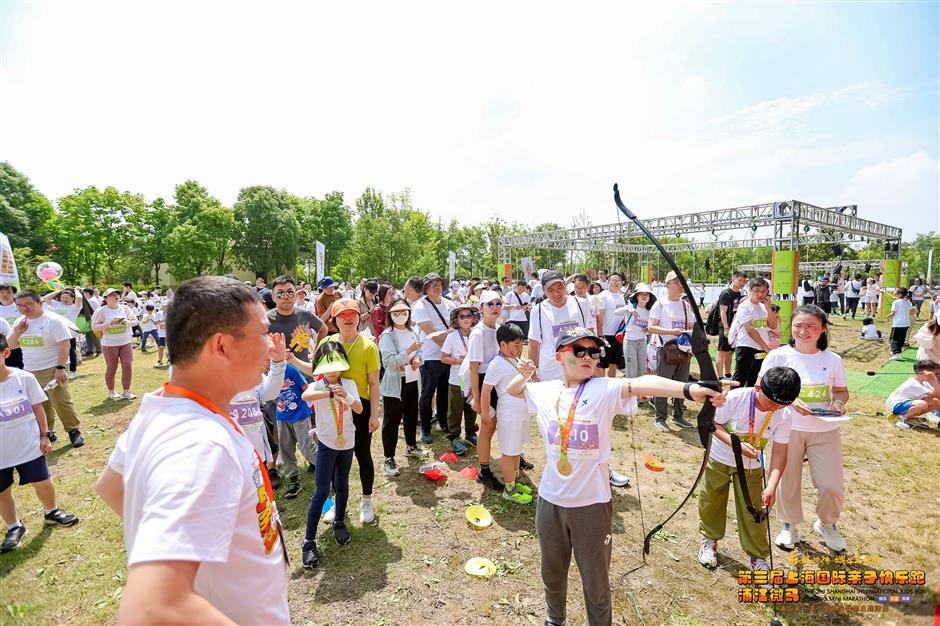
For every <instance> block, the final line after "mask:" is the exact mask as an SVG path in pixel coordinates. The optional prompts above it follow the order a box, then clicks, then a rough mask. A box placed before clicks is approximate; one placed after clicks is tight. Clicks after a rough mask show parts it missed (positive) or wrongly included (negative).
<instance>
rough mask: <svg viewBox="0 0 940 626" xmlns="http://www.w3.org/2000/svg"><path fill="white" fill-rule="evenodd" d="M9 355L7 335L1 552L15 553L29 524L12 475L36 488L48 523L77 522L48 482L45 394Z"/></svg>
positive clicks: (0, 396)
mask: <svg viewBox="0 0 940 626" xmlns="http://www.w3.org/2000/svg"><path fill="white" fill-rule="evenodd" d="M9 356H10V346H9V345H8V344H7V338H6V335H3V334H0V400H2V403H0V515H2V517H3V521H4V522H6V524H7V532H6V536H4V538H3V543H2V544H0V552H9V551H10V550H13V549H14V548H16V547H17V546H18V545H20V542H21V541H22V540H23V536H24V535H26V526H24V525H23V523H22V522H21V521H20V518H19V517H18V516H17V513H16V502H15V501H14V500H13V471H14V470H16V473H17V474H18V475H19V477H20V485H29V484H31V485H32V486H33V489H35V490H36V497H38V498H39V502H40V503H41V504H42V507H43V510H44V511H45V520H46V524H59V525H60V526H74V525H75V524H77V523H78V518H77V517H76V516H75V515H72V514H71V513H66V512H65V511H63V510H62V509H60V508H59V507H58V506H56V501H55V487H53V486H52V479H51V478H49V467H48V466H47V465H46V455H47V454H49V453H50V452H52V444H51V443H50V442H49V430H48V428H47V426H46V411H45V410H44V409H43V407H42V403H43V402H45V401H46V399H47V398H46V393H45V392H44V391H43V390H42V388H41V387H40V386H39V382H38V381H37V380H36V377H35V376H33V375H32V374H30V373H29V372H26V371H24V370H21V369H16V368H13V367H7V366H6V364H5V363H4V361H5V360H6V359H7V358H8V357H9Z"/></svg>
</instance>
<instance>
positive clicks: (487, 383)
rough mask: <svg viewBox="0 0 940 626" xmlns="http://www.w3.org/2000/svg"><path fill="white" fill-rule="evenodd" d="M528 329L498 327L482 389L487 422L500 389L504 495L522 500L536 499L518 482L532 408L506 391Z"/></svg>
mask: <svg viewBox="0 0 940 626" xmlns="http://www.w3.org/2000/svg"><path fill="white" fill-rule="evenodd" d="M523 340H525V333H524V332H522V329H521V328H519V327H518V326H516V325H515V324H513V323H512V322H510V323H508V324H503V325H502V326H500V327H499V328H497V329H496V342H497V343H498V344H499V354H497V355H496V356H495V357H494V358H493V360H492V361H490V366H489V367H488V368H487V370H486V376H484V377H483V388H482V390H481V391H480V395H481V398H480V409H481V410H482V411H483V413H482V418H483V421H484V422H490V420H493V419H494V417H493V416H492V415H491V413H492V411H493V409H492V407H491V405H490V395H491V394H492V393H493V390H494V389H495V390H496V394H497V399H496V417H497V418H498V420H497V421H496V434H497V436H498V437H499V448H500V450H501V451H502V453H503V456H502V458H501V460H500V469H501V470H502V473H503V481H505V483H506V486H505V487H504V488H503V499H505V500H510V501H512V502H518V503H519V504H529V503H530V502H532V488H531V487H529V486H527V485H523V484H522V483H519V482H516V475H517V474H518V473H519V459H520V456H521V455H522V446H524V445H525V444H526V443H527V442H528V441H529V430H530V429H529V423H530V421H529V409H528V407H527V406H526V404H525V401H524V400H522V399H521V398H517V397H515V396H512V395H510V394H508V393H507V392H506V389H507V387H509V383H511V382H512V381H513V379H514V378H515V377H516V376H517V375H518V374H519V357H520V356H522V342H523Z"/></svg>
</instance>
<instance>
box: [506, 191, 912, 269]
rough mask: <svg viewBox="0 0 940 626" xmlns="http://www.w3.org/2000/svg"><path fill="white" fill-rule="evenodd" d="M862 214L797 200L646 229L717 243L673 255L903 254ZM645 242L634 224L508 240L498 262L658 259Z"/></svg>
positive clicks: (686, 217)
mask: <svg viewBox="0 0 940 626" xmlns="http://www.w3.org/2000/svg"><path fill="white" fill-rule="evenodd" d="M857 213H858V210H857V207H856V206H855V205H849V206H840V207H831V208H822V207H818V206H815V205H812V204H808V203H806V202H801V201H798V200H788V201H784V202H772V203H766V204H755V205H751V206H744V207H735V208H731V209H718V210H714V211H702V212H698V213H685V214H682V215H672V216H668V217H651V218H647V219H644V220H643V223H644V224H646V227H647V228H649V230H650V231H651V232H652V233H653V234H654V235H657V236H661V237H686V236H688V235H692V234H698V233H709V234H710V235H712V236H713V237H715V238H716V240H715V241H692V242H688V243H674V244H667V245H666V249H667V250H670V251H698V250H727V249H732V248H752V249H753V248H761V247H773V248H774V249H775V250H798V249H799V247H800V245H801V244H802V245H806V244H810V243H831V244H843V245H851V244H852V243H862V242H866V241H870V240H876V241H883V242H886V243H890V244H892V245H890V246H886V250H888V252H886V255H889V254H891V253H892V252H896V251H898V250H900V242H901V229H900V228H897V227H895V226H889V225H887V224H881V223H879V222H873V221H871V220H866V219H862V218H860V217H858V215H857ZM767 229H770V230H771V231H772V235H771V236H761V237H757V236H756V234H757V232H758V231H759V230H763V231H764V232H766V231H767ZM734 230H747V231H750V237H747V238H740V239H721V240H719V239H717V237H718V233H719V232H724V231H734ZM642 238H643V233H642V232H641V231H640V230H639V229H638V228H637V227H636V225H634V224H633V223H632V222H622V223H617V224H604V225H601V226H581V227H576V228H562V229H558V230H552V231H545V232H534V233H526V234H523V235H504V236H501V237H500V238H499V240H498V243H497V248H498V258H499V262H500V263H511V262H512V260H513V259H512V257H513V251H526V250H536V249H542V250H565V251H572V252H604V253H611V254H614V253H639V254H643V255H649V254H655V252H656V249H655V247H654V246H652V245H648V244H640V243H633V242H632V241H631V240H637V239H641V240H642ZM894 244H897V245H894Z"/></svg>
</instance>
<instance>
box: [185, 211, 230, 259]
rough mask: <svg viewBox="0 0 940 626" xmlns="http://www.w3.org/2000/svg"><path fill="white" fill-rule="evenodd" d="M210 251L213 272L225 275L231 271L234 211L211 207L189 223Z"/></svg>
mask: <svg viewBox="0 0 940 626" xmlns="http://www.w3.org/2000/svg"><path fill="white" fill-rule="evenodd" d="M191 223H192V225H193V226H195V227H196V230H197V231H198V232H199V233H201V235H202V237H203V238H204V239H205V240H206V243H207V244H208V245H209V248H210V249H211V250H212V263H213V266H214V268H215V271H216V272H218V273H219V274H225V273H226V272H228V271H229V270H230V269H231V260H232V258H231V257H232V245H233V244H234V238H235V211H233V210H232V209H229V208H226V207H223V206H212V207H209V208H207V209H204V210H203V211H201V212H199V213H197V214H196V216H195V217H194V218H193V219H192V221H191Z"/></svg>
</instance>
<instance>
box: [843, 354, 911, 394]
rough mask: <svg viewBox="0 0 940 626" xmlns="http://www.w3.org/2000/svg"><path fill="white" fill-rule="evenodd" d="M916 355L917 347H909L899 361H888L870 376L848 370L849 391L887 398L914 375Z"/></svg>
mask: <svg viewBox="0 0 940 626" xmlns="http://www.w3.org/2000/svg"><path fill="white" fill-rule="evenodd" d="M916 355H917V348H908V349H907V350H905V351H904V355H903V358H901V359H900V360H898V361H888V362H887V363H885V364H884V365H883V366H882V367H881V368H880V369H878V370H877V374H875V375H874V376H869V375H868V374H866V373H865V372H853V371H846V378H847V380H848V384H849V391H850V392H852V393H867V394H868V395H870V396H876V397H878V398H887V397H888V396H889V395H891V392H892V391H894V390H895V389H897V388H898V386H900V384H901V383H903V382H904V381H905V380H907V378H908V377H910V376H913V375H914V370H913V366H914V359H915V358H916Z"/></svg>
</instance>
